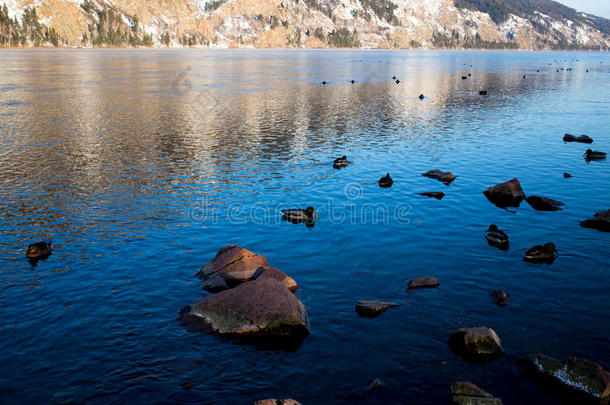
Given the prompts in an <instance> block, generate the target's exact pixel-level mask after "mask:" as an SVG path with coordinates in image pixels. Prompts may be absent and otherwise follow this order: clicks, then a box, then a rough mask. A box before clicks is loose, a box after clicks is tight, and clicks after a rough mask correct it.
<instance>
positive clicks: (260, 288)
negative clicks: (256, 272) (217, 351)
mask: <svg viewBox="0 0 610 405" xmlns="http://www.w3.org/2000/svg"><path fill="white" fill-rule="evenodd" d="M181 320H182V322H183V324H185V325H186V326H188V327H190V328H191V329H196V330H202V331H205V332H209V333H214V334H218V335H221V336H228V337H236V338H248V337H253V338H255V337H262V338H278V339H286V340H288V339H296V340H298V339H301V340H302V338H304V337H305V336H307V335H308V334H309V320H308V319H307V309H306V308H305V305H303V303H302V302H301V301H299V300H298V299H297V297H296V296H295V295H294V294H293V293H292V292H291V291H290V290H289V289H288V288H287V287H286V286H285V285H284V283H283V282H282V281H280V280H277V279H276V278H275V277H274V275H273V274H270V275H268V276H264V277H263V276H261V277H259V278H257V279H256V280H254V281H250V282H247V283H243V284H240V285H238V286H237V287H235V288H233V289H230V290H225V291H222V292H219V293H216V294H212V295H208V296H207V297H205V298H203V299H201V300H199V301H197V302H196V303H195V304H193V305H192V306H190V307H186V308H184V309H183V310H182V311H181Z"/></svg>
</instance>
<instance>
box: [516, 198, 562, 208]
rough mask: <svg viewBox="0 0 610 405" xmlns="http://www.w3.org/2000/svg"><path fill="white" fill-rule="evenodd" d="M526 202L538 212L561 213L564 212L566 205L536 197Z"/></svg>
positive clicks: (527, 199)
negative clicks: (560, 211)
mask: <svg viewBox="0 0 610 405" xmlns="http://www.w3.org/2000/svg"><path fill="white" fill-rule="evenodd" d="M525 201H527V203H528V204H529V205H531V206H532V208H533V209H535V210H536V211H559V210H562V209H563V206H564V205H565V204H564V203H562V202H561V201H557V200H553V199H551V198H546V197H539V196H536V195H532V196H529V197H527V198H526V199H525Z"/></svg>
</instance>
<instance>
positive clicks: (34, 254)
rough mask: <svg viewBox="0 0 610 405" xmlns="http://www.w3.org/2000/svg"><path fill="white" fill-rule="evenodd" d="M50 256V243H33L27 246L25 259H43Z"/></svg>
mask: <svg viewBox="0 0 610 405" xmlns="http://www.w3.org/2000/svg"><path fill="white" fill-rule="evenodd" d="M50 254H51V241H48V242H46V241H45V242H38V243H33V244H31V245H29V246H28V250H27V251H26V252H25V257H27V258H29V259H44V258H45V257H47V256H49V255H50Z"/></svg>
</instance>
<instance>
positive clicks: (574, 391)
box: [518, 353, 610, 405]
mask: <svg viewBox="0 0 610 405" xmlns="http://www.w3.org/2000/svg"><path fill="white" fill-rule="evenodd" d="M518 365H519V366H520V371H521V373H522V374H523V375H525V376H526V377H528V378H530V379H532V380H533V381H534V382H536V383H537V384H539V385H540V386H541V387H542V388H543V389H545V390H547V391H550V392H555V393H557V394H560V395H563V394H564V393H565V394H567V395H570V396H574V397H575V398H574V399H573V401H574V402H573V403H583V401H587V400H588V401H595V402H596V403H599V404H602V405H608V404H610V373H608V372H607V371H606V370H604V368H603V367H602V366H601V365H599V364H597V363H594V362H592V361H590V360H587V359H582V358H578V357H568V358H566V359H565V360H564V361H563V362H561V361H559V360H557V359H554V358H552V357H549V356H545V355H544V354H540V353H537V354H532V355H529V356H528V357H526V358H524V359H521V360H520V361H519V362H518Z"/></svg>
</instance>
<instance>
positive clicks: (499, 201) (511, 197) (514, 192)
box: [483, 179, 525, 208]
mask: <svg viewBox="0 0 610 405" xmlns="http://www.w3.org/2000/svg"><path fill="white" fill-rule="evenodd" d="M483 194H484V195H485V197H487V199H488V200H489V201H490V202H491V203H492V204H494V205H496V206H498V207H500V208H506V207H518V206H519V204H521V201H523V199H524V198H525V193H524V192H523V189H522V188H521V183H519V180H517V179H512V180H509V181H507V182H505V183H500V184H497V185H495V186H492V187H489V188H488V189H487V190H485V191H483Z"/></svg>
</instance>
